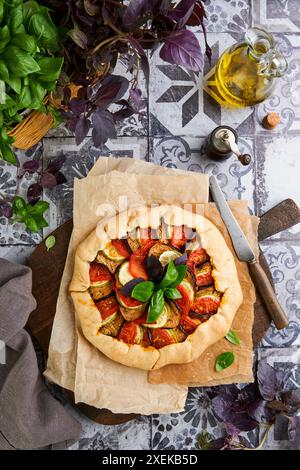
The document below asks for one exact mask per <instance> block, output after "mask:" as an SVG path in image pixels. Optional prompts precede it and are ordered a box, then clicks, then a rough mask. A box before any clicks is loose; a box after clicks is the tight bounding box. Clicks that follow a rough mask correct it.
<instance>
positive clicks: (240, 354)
mask: <svg viewBox="0 0 300 470" xmlns="http://www.w3.org/2000/svg"><path fill="white" fill-rule="evenodd" d="M230 207H231V209H232V211H233V213H234V215H235V217H236V219H237V220H238V222H239V224H240V225H241V227H242V229H243V231H244V233H245V234H246V236H247V238H248V240H249V243H250V244H251V246H252V248H253V250H254V252H255V254H256V256H258V253H259V252H258V244H257V228H258V218H257V217H254V216H252V217H250V216H249V211H248V207H247V202H246V201H230ZM204 214H205V217H207V218H208V219H210V220H211V221H212V222H213V223H214V224H215V225H216V226H217V227H218V229H219V230H220V231H221V233H222V234H223V236H224V238H225V240H226V242H227V244H228V246H229V248H230V249H231V251H232V252H233V255H234V259H235V263H236V266H237V272H238V276H239V281H240V284H241V287H242V291H243V296H244V300H243V303H242V305H241V307H240V308H239V310H238V312H237V314H236V316H235V318H234V321H233V325H232V329H234V330H235V331H236V332H237V333H238V336H239V338H240V341H241V344H240V346H235V345H233V344H231V343H229V342H228V341H227V340H226V339H222V340H220V341H218V342H217V343H215V344H214V345H212V346H211V347H209V348H208V349H207V350H206V351H205V352H204V353H203V354H202V355H201V356H200V357H199V358H198V359H197V360H196V361H194V362H191V363H189V364H183V365H181V364H180V365H169V366H166V367H163V368H162V369H158V370H155V371H151V372H149V381H150V382H151V383H156V384H158V383H164V382H166V383H173V382H175V383H181V384H187V385H189V386H201V385H206V386H212V385H220V384H228V383H243V382H253V380H254V378H253V373H252V360H253V358H252V355H253V353H252V326H253V320H254V303H255V289H254V286H253V284H252V281H251V278H250V275H249V271H248V267H247V264H246V263H242V262H240V261H239V260H238V259H237V257H236V255H235V252H234V249H233V246H232V243H231V240H230V237H229V235H228V232H227V230H226V228H225V225H224V223H223V222H222V220H221V217H220V215H219V213H218V210H217V209H216V207H215V205H214V204H205V205H204ZM226 351H233V353H234V355H235V360H234V362H233V364H232V365H231V366H230V367H228V368H227V369H224V370H223V371H222V372H216V371H215V361H216V357H217V356H218V355H219V354H221V353H223V352H226Z"/></svg>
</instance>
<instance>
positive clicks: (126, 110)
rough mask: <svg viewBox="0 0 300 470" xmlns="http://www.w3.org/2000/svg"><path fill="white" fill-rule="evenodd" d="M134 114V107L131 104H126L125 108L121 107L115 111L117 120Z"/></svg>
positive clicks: (114, 115) (114, 114)
mask: <svg viewBox="0 0 300 470" xmlns="http://www.w3.org/2000/svg"><path fill="white" fill-rule="evenodd" d="M133 114H135V111H134V109H132V108H131V107H130V106H126V107H125V108H122V109H119V111H115V112H114V113H113V117H114V120H115V121H116V122H117V121H121V120H122V121H123V120H124V119H127V118H129V117H130V116H132V115H133Z"/></svg>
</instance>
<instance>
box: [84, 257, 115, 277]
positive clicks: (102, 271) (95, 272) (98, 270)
mask: <svg viewBox="0 0 300 470" xmlns="http://www.w3.org/2000/svg"><path fill="white" fill-rule="evenodd" d="M89 274H90V281H91V282H97V281H110V280H111V279H112V275H111V273H110V271H109V270H108V268H107V267H106V266H105V265H104V264H100V263H96V262H94V261H93V262H92V263H91V264H90V273H89Z"/></svg>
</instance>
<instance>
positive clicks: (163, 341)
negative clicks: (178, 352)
mask: <svg viewBox="0 0 300 470" xmlns="http://www.w3.org/2000/svg"><path fill="white" fill-rule="evenodd" d="M175 342H176V341H175V339H174V338H173V337H172V336H171V334H170V333H169V332H168V330H166V329H163V328H155V329H153V330H152V331H151V343H152V346H154V347H155V348H156V349H160V348H163V347H164V346H168V344H173V343H175Z"/></svg>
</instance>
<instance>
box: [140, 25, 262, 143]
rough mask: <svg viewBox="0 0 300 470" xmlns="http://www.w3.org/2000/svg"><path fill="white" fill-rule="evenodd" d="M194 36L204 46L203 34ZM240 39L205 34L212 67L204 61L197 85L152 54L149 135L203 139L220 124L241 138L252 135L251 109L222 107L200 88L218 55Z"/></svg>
mask: <svg viewBox="0 0 300 470" xmlns="http://www.w3.org/2000/svg"><path fill="white" fill-rule="evenodd" d="M197 37H198V39H199V41H200V43H201V45H202V46H203V34H202V33H201V32H197ZM241 39H242V36H241V35H239V34H234V33H232V34H229V33H220V34H213V33H211V34H208V43H209V44H210V46H211V48H212V64H211V65H210V64H209V63H208V60H207V58H205V66H204V72H203V75H202V74H200V75H199V77H198V78H197V83H194V82H193V81H192V79H191V77H190V75H189V74H188V73H187V72H186V70H184V69H183V68H182V67H179V66H176V65H171V64H167V63H165V62H163V60H162V59H160V57H159V53H158V52H155V54H154V55H153V58H152V60H151V71H152V73H151V76H150V96H149V112H150V135H151V136H164V135H177V136H181V135H182V136H183V135H186V136H195V135H199V136H206V135H207V134H209V133H210V132H211V131H212V130H213V129H214V128H215V127H216V126H219V125H220V124H226V125H229V126H232V127H234V128H237V130H238V133H239V135H242V136H243V135H252V134H253V131H254V117H253V109H252V108H243V109H227V108H222V107H221V106H220V105H219V104H218V103H216V102H215V101H214V100H213V99H212V98H211V97H210V96H209V95H208V94H207V93H206V91H205V90H204V89H203V85H204V83H205V82H206V81H207V79H208V77H209V76H210V73H209V72H210V70H211V69H212V67H213V65H214V64H215V63H216V62H217V60H218V58H219V56H220V54H221V53H222V52H223V51H224V50H225V49H227V48H228V47H229V46H231V45H232V44H234V43H235V42H236V41H237V40H241Z"/></svg>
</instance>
